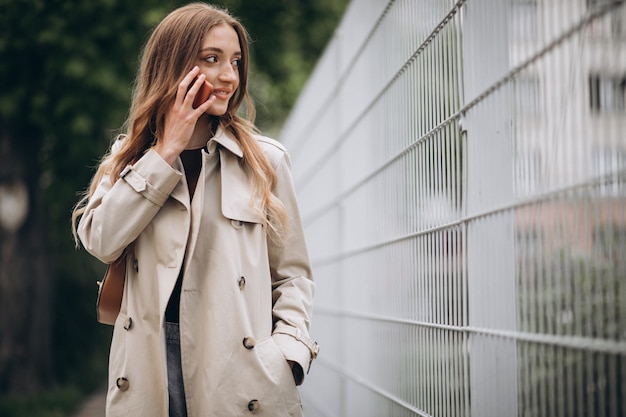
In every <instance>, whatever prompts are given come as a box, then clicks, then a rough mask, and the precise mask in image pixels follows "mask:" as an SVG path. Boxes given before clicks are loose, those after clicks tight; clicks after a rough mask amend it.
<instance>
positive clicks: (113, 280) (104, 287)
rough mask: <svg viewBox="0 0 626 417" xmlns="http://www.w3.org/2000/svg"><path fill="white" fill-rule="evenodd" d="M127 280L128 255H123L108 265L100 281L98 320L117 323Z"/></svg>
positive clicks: (97, 300) (97, 302)
mask: <svg viewBox="0 0 626 417" xmlns="http://www.w3.org/2000/svg"><path fill="white" fill-rule="evenodd" d="M125 280H126V256H121V257H120V258H119V259H118V260H117V261H115V262H113V263H112V264H110V265H109V266H108V267H107V271H106V273H105V274H104V278H103V279H102V281H98V298H97V299H96V314H97V317H98V322H100V323H102V324H110V325H113V324H115V320H116V319H117V315H118V314H119V313H120V307H121V306H122V297H123V296H124V281H125Z"/></svg>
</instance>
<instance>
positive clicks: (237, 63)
mask: <svg viewBox="0 0 626 417" xmlns="http://www.w3.org/2000/svg"><path fill="white" fill-rule="evenodd" d="M240 65H241V59H235V60H233V66H234V67H238V66H240Z"/></svg>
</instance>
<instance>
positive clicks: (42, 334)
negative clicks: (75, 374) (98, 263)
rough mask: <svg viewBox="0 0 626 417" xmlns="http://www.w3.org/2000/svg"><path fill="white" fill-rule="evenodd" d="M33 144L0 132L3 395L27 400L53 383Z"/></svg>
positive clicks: (47, 277)
mask: <svg viewBox="0 0 626 417" xmlns="http://www.w3.org/2000/svg"><path fill="white" fill-rule="evenodd" d="M33 142H35V143H37V142H39V141H28V143H29V144H30V145H29V149H20V148H22V147H20V146H19V145H17V144H16V141H15V140H11V138H10V137H9V135H8V134H7V132H0V394H13V395H15V394H29V393H32V392H34V391H36V390H37V389H39V388H41V387H42V386H45V385H46V384H48V383H49V382H51V379H52V363H51V325H52V319H51V313H52V310H51V288H52V285H51V279H52V272H51V270H50V266H49V265H50V263H49V257H48V250H47V231H46V211H45V199H44V194H43V191H42V189H41V186H40V181H39V178H40V169H39V166H38V158H39V152H40V151H39V147H37V146H33ZM30 146H33V147H30Z"/></svg>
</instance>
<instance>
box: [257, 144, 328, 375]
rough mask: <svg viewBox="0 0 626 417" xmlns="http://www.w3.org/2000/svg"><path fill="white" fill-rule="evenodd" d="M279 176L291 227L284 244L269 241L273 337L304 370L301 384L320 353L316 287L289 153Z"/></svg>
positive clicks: (278, 169)
mask: <svg viewBox="0 0 626 417" xmlns="http://www.w3.org/2000/svg"><path fill="white" fill-rule="evenodd" d="M276 174H277V177H278V181H277V185H276V188H275V190H274V194H275V195H276V196H277V197H278V199H280V200H281V201H282V203H283V204H284V205H285V208H286V210H287V214H288V216H289V222H290V225H289V229H288V234H287V236H286V239H285V240H284V241H283V242H282V244H280V245H277V244H274V243H272V242H271V241H270V242H269V260H270V270H271V275H272V300H273V311H272V314H273V321H274V331H273V336H272V337H273V338H274V341H275V342H276V344H277V345H278V347H279V349H280V350H281V351H282V353H283V355H284V356H285V358H286V359H287V360H288V361H292V362H295V363H296V364H297V365H294V366H296V367H297V366H298V365H299V367H300V369H297V368H296V370H295V371H294V376H295V377H296V383H297V384H298V385H299V384H301V383H302V382H303V379H304V375H305V374H306V373H308V372H309V369H310V366H311V362H312V360H313V359H315V357H316V356H317V350H318V348H317V343H314V342H312V341H311V339H310V338H309V326H310V320H311V308H312V301H313V294H314V291H315V284H314V282H313V277H312V274H311V266H310V263H309V257H308V252H307V248H306V242H305V239H304V232H303V230H302V224H301V220H300V214H299V210H298V204H297V201H296V195H295V190H294V186H293V181H292V178H291V172H290V162H289V157H288V155H287V154H286V153H285V154H284V155H283V157H282V158H281V159H280V161H279V162H278V165H277V167H276ZM298 371H299V372H298Z"/></svg>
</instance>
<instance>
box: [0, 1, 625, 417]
mask: <svg viewBox="0 0 626 417" xmlns="http://www.w3.org/2000/svg"><path fill="white" fill-rule="evenodd" d="M219 4H223V5H225V6H227V7H228V8H230V9H231V10H232V11H233V12H234V14H236V15H238V16H240V17H241V19H242V21H243V23H244V24H245V25H246V26H247V28H248V29H249V31H250V33H251V36H252V39H253V43H252V54H253V56H252V58H253V61H254V62H253V65H252V73H251V88H252V95H253V97H254V99H255V102H256V105H257V110H258V120H257V121H258V125H259V127H260V128H261V129H262V130H263V131H264V133H265V134H267V135H270V136H275V137H277V138H278V139H279V140H281V142H283V143H284V144H285V145H286V146H287V148H288V149H289V151H290V155H291V160H292V166H293V177H294V182H295V184H296V190H297V192H298V199H299V202H300V209H301V214H302V220H303V224H304V227H305V234H306V237H307V241H308V244H309V251H310V255H311V261H312V264H313V271H314V277H315V281H316V283H317V291H316V298H315V303H314V319H313V322H312V327H311V334H312V336H313V338H314V339H316V340H317V341H318V342H319V343H320V345H321V353H320V356H319V358H318V359H316V361H315V364H314V366H313V367H312V370H311V373H310V374H309V376H308V377H307V380H306V383H305V384H304V385H303V387H302V388H301V389H300V394H301V397H302V400H303V404H304V409H305V412H306V415H307V416H308V417H318V416H319V417H338V416H342V417H348V416H349V417H352V416H354V417H364V416H371V417H388V416H393V417H400V416H407V417H414V416H422V417H425V416H437V417H458V416H463V417H469V416H472V417H503V416H506V417H508V416H519V417H555V416H557V417H571V416H597V417H604V416H610V417H624V416H626V401H624V398H626V134H625V132H626V0H350V1H348V0H343V1H337V0H315V1H313V0H309V1H305V0H265V1H257V0H245V1H244V0H240V1H235V0H232V1H224V2H221V3H219ZM178 5H180V3H175V2H172V1H161V0H160V1H158V3H157V1H156V0H153V1H148V0H140V1H138V2H135V3H130V2H121V1H115V0H95V1H91V2H89V3H87V2H80V3H79V2H76V4H72V3H69V2H63V1H45V2H44V1H17V0H16V1H12V2H9V1H6V0H0V83H1V84H0V416H3V417H4V416H36V417H37V416H46V417H51V416H74V417H78V416H75V414H73V413H74V412H75V411H76V410H77V407H79V404H81V403H83V401H84V400H85V399H86V398H89V396H90V395H91V394H92V393H101V392H102V387H103V385H104V381H105V378H106V367H107V352H108V348H109V342H110V336H111V328H110V327H107V326H103V325H99V324H97V323H96V318H95V311H94V302H95V294H96V285H95V281H96V280H98V279H100V277H101V274H102V272H103V271H104V266H103V265H101V264H99V263H98V262H97V261H95V260H94V259H92V258H91V257H89V256H88V255H87V254H86V253H85V252H84V251H82V250H78V251H77V250H75V248H74V246H73V242H72V238H71V234H70V212H71V208H72V206H73V204H75V202H76V200H77V198H78V197H77V192H79V191H81V190H83V189H84V188H85V187H86V186H87V183H88V181H89V179H90V177H91V175H92V174H93V168H94V167H95V166H96V164H97V162H98V158H99V157H100V156H101V155H102V154H103V153H104V151H105V149H106V148H107V146H108V145H109V143H110V141H111V139H112V138H113V137H114V136H115V134H116V133H117V129H118V128H119V126H120V125H121V123H122V122H123V120H124V118H125V114H126V111H127V108H128V104H129V97H130V93H131V86H132V80H133V77H134V73H135V70H136V66H137V63H138V57H139V51H140V48H141V45H142V44H143V42H144V41H145V40H146V39H147V34H148V32H149V30H150V28H151V27H153V25H154V24H155V23H157V22H158V21H159V20H160V19H161V18H162V17H163V16H164V15H165V14H166V13H167V12H168V11H169V10H171V9H172V8H174V7H176V6H178ZM296 98H297V99H296ZM94 398H95V404H96V408H98V407H99V410H100V411H99V412H100V413H101V406H102V402H103V398H102V396H101V395H100V396H96V397H94ZM96 416H97V417H100V416H102V414H93V415H92V414H82V415H80V417H96Z"/></svg>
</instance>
